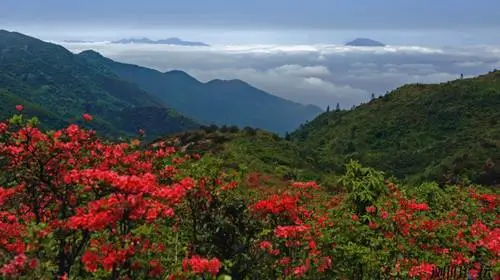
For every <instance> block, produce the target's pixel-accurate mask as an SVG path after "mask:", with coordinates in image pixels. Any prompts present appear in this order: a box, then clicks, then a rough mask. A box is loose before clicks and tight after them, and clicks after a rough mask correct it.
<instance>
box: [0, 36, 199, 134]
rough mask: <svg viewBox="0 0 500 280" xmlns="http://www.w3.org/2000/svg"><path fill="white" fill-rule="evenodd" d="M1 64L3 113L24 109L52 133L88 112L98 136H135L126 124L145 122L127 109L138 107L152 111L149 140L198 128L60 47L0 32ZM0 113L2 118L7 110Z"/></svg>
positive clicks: (108, 72)
mask: <svg viewBox="0 0 500 280" xmlns="http://www.w3.org/2000/svg"><path fill="white" fill-rule="evenodd" d="M0 65H1V67H0V90H1V92H2V94H0V98H1V99H0V103H1V104H2V109H3V107H6V106H11V105H12V104H13V103H17V104H24V105H28V106H27V107H28V111H27V112H28V113H32V114H33V115H36V116H38V117H41V118H42V119H47V118H48V119H47V120H49V121H48V122H44V123H47V124H50V126H52V127H54V128H55V127H60V126H61V125H62V124H63V123H66V122H73V121H75V120H79V119H81V115H82V114H83V113H85V112H88V113H90V114H92V115H94V117H95V121H94V122H92V124H91V126H92V128H95V129H98V130H100V132H101V133H102V134H105V135H108V136H118V135H123V134H126V135H129V134H134V133H136V131H137V129H139V128H140V127H138V126H137V125H134V124H135V123H134V122H131V121H130V120H131V119H134V120H135V121H137V122H139V123H141V122H142V123H144V122H145V121H144V120H143V119H140V118H137V117H136V116H133V117H132V116H131V115H130V110H136V109H134V108H141V107H154V108H155V109H154V110H147V111H148V112H149V114H147V116H145V117H146V119H154V120H155V122H156V123H155V126H154V127H152V126H150V131H149V134H150V135H163V134H166V133H170V132H178V131H183V130H186V129H191V128H196V127H197V124H196V123H195V122H194V121H192V120H189V119H187V118H185V117H183V116H181V115H179V114H172V111H171V110H170V109H167V108H166V106H165V105H164V103H163V102H162V101H161V100H159V99H158V98H156V97H154V96H152V95H150V94H149V93H147V92H145V91H143V90H141V89H140V88H139V87H138V86H136V85H135V84H132V83H130V82H127V81H124V80H122V79H120V78H119V77H118V76H117V75H115V74H114V73H112V72H110V71H109V70H107V69H106V68H105V67H101V66H98V65H95V64H92V63H89V62H88V61H87V60H86V59H84V58H81V57H79V56H77V55H75V54H73V53H71V52H70V51H68V50H66V49H65V48H63V47H61V46H59V45H55V44H51V43H46V42H44V41H41V40H38V39H35V38H32V37H29V36H25V35H23V34H20V33H15V32H8V31H4V30H0ZM11 108H12V107H11ZM1 114H2V117H5V115H8V111H6V110H2V113H1ZM142 115H144V114H142ZM137 122H136V123H137Z"/></svg>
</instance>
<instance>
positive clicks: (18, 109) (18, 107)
mask: <svg viewBox="0 0 500 280" xmlns="http://www.w3.org/2000/svg"><path fill="white" fill-rule="evenodd" d="M16 110H17V111H18V112H22V111H23V110H24V106H23V105H16Z"/></svg>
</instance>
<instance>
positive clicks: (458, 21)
mask: <svg viewBox="0 0 500 280" xmlns="http://www.w3.org/2000/svg"><path fill="white" fill-rule="evenodd" d="M2 25H3V26H5V27H11V28H15V27H18V28H19V29H24V30H27V31H31V33H33V32H34V33H39V34H41V35H43V36H44V37H60V38H62V37H63V36H67V37H80V36H84V37H85V36H86V37H95V39H104V38H106V37H108V38H109V37H115V38H116V37H117V36H125V35H129V36H148V35H149V36H151V37H157V36H158V37H162V36H163V37H164V36H168V37H171V36H181V35H186V36H189V35H190V37H192V39H203V38H206V39H212V41H215V42H212V43H217V42H221V43H283V42H287V43H293V42H296V43H306V42H307V43H312V42H314V43H338V42H339V41H344V40H346V39H347V38H348V37H353V36H354V37H359V36H363V35H369V34H371V35H374V36H375V37H379V38H380V40H384V41H387V43H392V42H395V43H419V41H426V43H428V44H431V43H433V44H436V43H442V44H447V43H455V41H457V40H461V41H462V43H471V42H479V43H490V42H493V41H496V42H497V43H498V42H499V40H500V39H499V38H497V37H498V36H494V33H492V32H494V30H495V29H496V28H498V27H500V1H498V0H474V1H472V0H439V1H436V0H404V1H401V0H378V1H375V0H307V1H305V0H272V1H271V0H251V1H250V0H232V1H229V0H182V1H176V0H142V1H136V0H120V1H112V0H109V1H104V0H71V1H68V0H1V1H0V26H2ZM132 33H133V34H132ZM167 33H168V34H167ZM173 33H179V34H173ZM358 34H359V35H358ZM98 37H99V38H98ZM402 37H406V38H402ZM115 38H113V39H115ZM190 39H191V38H190ZM377 39H378V38H377ZM250 40H253V41H254V42H249V41H250ZM272 40H274V42H270V41H272ZM256 41H258V42H256ZM446 41H448V42H446Z"/></svg>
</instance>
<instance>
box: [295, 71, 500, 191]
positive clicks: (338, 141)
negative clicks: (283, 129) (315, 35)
mask: <svg viewBox="0 0 500 280" xmlns="http://www.w3.org/2000/svg"><path fill="white" fill-rule="evenodd" d="M499 102H500V71H496V72H491V73H489V74H486V75H482V76H479V77H476V78H471V79H462V80H456V81H452V82H446V83H442V84H434V85H423V84H414V85H405V86H402V87H400V88H399V89H396V90H395V91H393V92H391V93H389V94H387V95H385V96H383V97H380V98H377V99H374V100H372V101H370V102H369V103H367V104H364V105H360V106H358V107H356V108H355V109H354V110H350V111H345V110H344V111H331V112H329V113H325V114H322V115H321V116H319V117H317V118H316V119H315V120H313V121H311V122H309V123H307V124H305V125H303V126H302V127H301V128H299V129H298V130H297V131H295V132H293V133H292V134H291V136H292V139H293V140H294V141H296V142H297V143H298V145H300V146H301V147H304V151H305V152H308V153H310V154H311V155H312V156H313V157H314V159H315V160H314V162H315V164H316V166H317V167H318V168H319V169H321V170H323V171H325V172H337V173H338V172H341V171H342V170H343V167H344V165H345V164H346V163H347V162H348V161H349V160H350V159H356V160H359V161H360V162H361V163H362V164H364V165H367V166H370V167H374V168H377V169H379V170H382V171H385V172H387V173H389V174H392V175H395V176H396V177H398V178H399V179H407V180H409V181H410V182H414V183H419V182H422V181H425V180H429V181H438V182H440V184H441V185H444V184H450V183H457V182H459V181H462V182H463V183H467V180H466V179H469V180H471V181H472V182H475V183H482V184H486V185H495V184H498V178H499V176H498V174H499V173H498V172H497V171H494V170H495V166H498V164H499V162H498V156H499V155H500V142H499V140H500V129H499V126H498V125H496V123H497V120H498V119H499V118H500V110H499V108H500V103H499ZM486 166H488V168H489V169H488V170H486Z"/></svg>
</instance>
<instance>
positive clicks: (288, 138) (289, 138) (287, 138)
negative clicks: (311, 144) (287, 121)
mask: <svg viewBox="0 0 500 280" xmlns="http://www.w3.org/2000/svg"><path fill="white" fill-rule="evenodd" d="M285 140H286V141H290V140H291V137H290V133H288V132H287V133H285Z"/></svg>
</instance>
